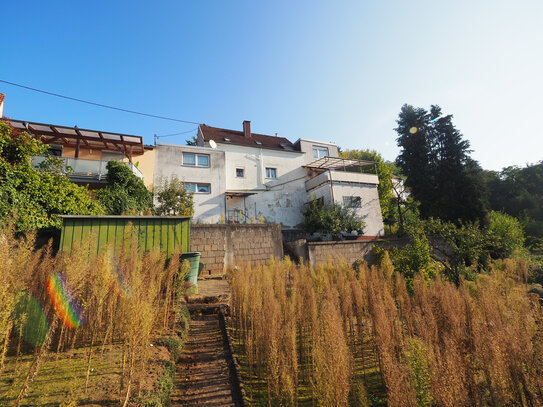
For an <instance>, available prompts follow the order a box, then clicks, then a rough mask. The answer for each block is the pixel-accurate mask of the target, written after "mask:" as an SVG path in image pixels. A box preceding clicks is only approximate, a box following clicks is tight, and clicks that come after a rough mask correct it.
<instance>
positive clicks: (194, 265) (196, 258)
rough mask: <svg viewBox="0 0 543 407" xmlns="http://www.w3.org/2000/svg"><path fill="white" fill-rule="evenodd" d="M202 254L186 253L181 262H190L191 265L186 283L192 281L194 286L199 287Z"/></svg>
mask: <svg viewBox="0 0 543 407" xmlns="http://www.w3.org/2000/svg"><path fill="white" fill-rule="evenodd" d="M200 255H201V253H200V252H186V253H183V254H182V255H181V262H183V261H185V260H188V261H189V263H190V271H189V275H188V276H187V278H186V279H185V281H190V283H191V284H192V285H194V286H197V285H198V274H199V271H200Z"/></svg>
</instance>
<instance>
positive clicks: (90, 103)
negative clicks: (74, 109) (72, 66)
mask: <svg viewBox="0 0 543 407" xmlns="http://www.w3.org/2000/svg"><path fill="white" fill-rule="evenodd" d="M0 82H2V83H5V84H7V85H12V86H17V87H19V88H23V89H27V90H31V91H34V92H39V93H44V94H46V95H50V96H56V97H59V98H63V99H68V100H73V101H74V102H80V103H86V104H88V105H93V106H98V107H103V108H106V109H111V110H117V111H119V112H125V113H132V114H137V115H140V116H147V117H153V118H155V119H162V120H170V121H172V122H179V123H189V124H200V123H198V122H191V121H190V120H181V119H175V118H172V117H166V116H158V115H155V114H150V113H143V112H137V111H135V110H129V109H122V108H120V107H115V106H109V105H103V104H101V103H95V102H89V101H88V100H83V99H78V98H74V97H71V96H66V95H60V94H58V93H54V92H48V91H46V90H42V89H36V88H32V87H30V86H25V85H21V84H18V83H14V82H9V81H5V80H3V79H0Z"/></svg>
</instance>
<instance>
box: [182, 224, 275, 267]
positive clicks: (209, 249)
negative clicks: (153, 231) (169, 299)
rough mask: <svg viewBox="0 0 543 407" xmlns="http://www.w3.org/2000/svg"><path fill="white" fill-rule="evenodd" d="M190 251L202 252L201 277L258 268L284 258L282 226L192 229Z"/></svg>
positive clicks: (197, 225) (210, 226)
mask: <svg viewBox="0 0 543 407" xmlns="http://www.w3.org/2000/svg"><path fill="white" fill-rule="evenodd" d="M190 242H191V251H195V252H201V253H202V255H201V258H200V261H201V262H202V263H203V264H204V268H203V270H202V273H203V274H204V275H208V274H221V273H224V272H225V271H226V270H228V269H232V268H233V267H235V266H238V267H240V266H243V265H245V264H251V266H257V265H258V264H263V263H265V262H266V261H268V260H269V259H270V258H271V257H274V258H275V259H281V258H282V257H283V245H282V240H281V225H278V224H269V223H268V224H256V225H199V224H193V225H191V236H190Z"/></svg>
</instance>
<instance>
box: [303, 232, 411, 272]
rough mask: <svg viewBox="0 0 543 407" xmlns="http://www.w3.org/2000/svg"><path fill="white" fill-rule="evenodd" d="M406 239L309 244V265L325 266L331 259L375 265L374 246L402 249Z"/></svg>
mask: <svg viewBox="0 0 543 407" xmlns="http://www.w3.org/2000/svg"><path fill="white" fill-rule="evenodd" d="M406 243H407V241H406V240H405V239H388V240H381V239H375V240H346V241H341V242H337V241H333V242H308V243H307V251H308V256H309V264H310V265H311V266H312V267H315V266H316V265H317V264H323V263H326V262H328V259H331V260H332V262H337V261H343V260H344V261H346V262H347V264H353V263H354V262H355V261H356V260H358V259H364V260H366V261H367V262H368V263H374V262H375V257H374V255H373V246H378V247H381V248H383V249H391V248H393V247H401V246H403V245H405V244H406Z"/></svg>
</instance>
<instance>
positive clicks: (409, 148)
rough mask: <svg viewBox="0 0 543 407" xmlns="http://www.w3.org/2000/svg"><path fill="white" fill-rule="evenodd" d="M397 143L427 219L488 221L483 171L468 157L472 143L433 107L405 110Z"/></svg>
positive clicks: (401, 161)
mask: <svg viewBox="0 0 543 407" xmlns="http://www.w3.org/2000/svg"><path fill="white" fill-rule="evenodd" d="M397 123H398V127H397V128H396V129H395V130H396V132H397V133H398V138H397V139H396V141H397V143H398V146H399V147H400V148H401V151H400V154H399V156H398V158H397V160H396V162H397V164H398V166H399V167H400V168H401V170H402V172H403V174H404V175H405V176H406V177H407V178H406V185H407V186H408V187H409V189H410V190H411V193H412V195H413V197H414V198H415V199H416V200H417V201H419V202H420V208H419V209H420V213H421V216H422V217H424V218H429V217H436V218H441V219H444V220H449V221H454V222H457V221H458V220H463V221H472V220H477V219H479V220H483V219H484V218H485V215H486V210H485V205H484V199H483V191H484V184H483V182H482V177H481V173H482V169H481V168H480V166H479V165H478V163H477V162H476V161H474V160H473V159H471V157H470V156H469V154H470V152H471V150H470V149H469V146H470V145H469V141H467V140H464V139H463V136H462V134H461V133H460V131H458V130H457V129H456V127H455V126H454V124H453V123H452V115H446V116H444V115H442V114H441V108H440V107H439V106H436V105H433V106H431V108H430V111H426V110H425V109H423V108H420V107H413V106H410V105H404V106H402V109H401V111H400V114H399V118H398V120H397Z"/></svg>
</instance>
